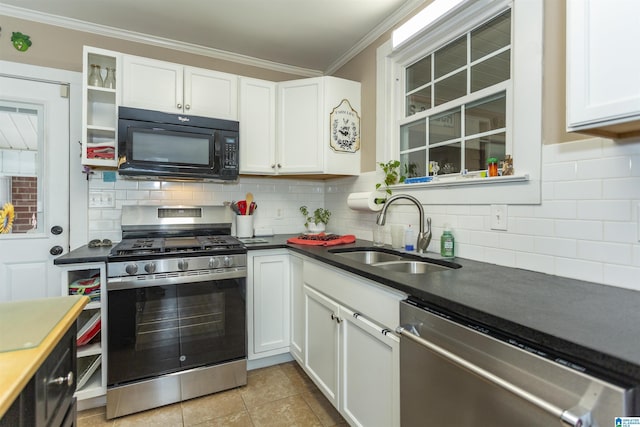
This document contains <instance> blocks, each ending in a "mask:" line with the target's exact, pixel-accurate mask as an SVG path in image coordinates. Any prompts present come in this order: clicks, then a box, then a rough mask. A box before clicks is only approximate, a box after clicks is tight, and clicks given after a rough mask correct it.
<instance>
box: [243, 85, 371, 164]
mask: <svg viewBox="0 0 640 427" xmlns="http://www.w3.org/2000/svg"><path fill="white" fill-rule="evenodd" d="M274 90H275V91H276V92H277V95H276V96H273V91H274ZM345 100H346V101H345ZM239 109H240V117H241V119H240V126H241V128H242V129H246V131H245V132H243V131H242V129H241V131H240V139H241V144H240V146H241V150H242V151H241V155H240V173H242V174H260V175H264V174H268V175H285V174H289V175H301V174H335V175H358V174H359V173H360V83H358V82H353V81H349V80H344V79H339V78H335V77H317V78H311V79H300V80H292V81H286V82H280V83H273V82H265V81H260V80H255V79H244V78H241V83H240V107H239ZM243 122H247V123H246V124H243ZM274 126H275V128H274ZM249 128H251V129H249ZM274 132H275V133H274Z"/></svg>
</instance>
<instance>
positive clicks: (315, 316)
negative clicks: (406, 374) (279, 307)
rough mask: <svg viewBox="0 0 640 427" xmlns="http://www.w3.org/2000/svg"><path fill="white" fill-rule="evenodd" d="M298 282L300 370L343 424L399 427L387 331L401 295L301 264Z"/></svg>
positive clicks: (395, 355)
mask: <svg viewBox="0 0 640 427" xmlns="http://www.w3.org/2000/svg"><path fill="white" fill-rule="evenodd" d="M303 277H304V287H303V293H304V322H305V346H304V363H303V364H302V367H303V368H304V370H305V371H306V372H307V374H308V375H309V377H310V378H311V379H312V380H313V381H314V383H315V384H316V385H317V386H318V388H319V389H320V390H321V391H322V393H323V394H324V395H325V396H326V397H327V399H329V401H330V402H331V403H332V404H333V405H334V406H335V407H336V408H337V409H338V411H339V412H340V413H341V415H342V416H343V417H344V418H345V419H346V420H347V421H348V422H349V424H351V425H353V426H366V427H371V426H373V427H375V426H381V427H382V426H384V427H389V426H399V425H400V375H399V374H400V362H399V342H400V341H399V339H398V337H397V336H396V335H395V333H394V332H393V329H394V328H395V327H396V326H397V325H398V323H399V320H400V318H399V302H400V300H402V299H404V298H405V297H406V295H404V294H402V293H400V292H396V291H392V290H389V289H387V288H384V287H383V286H381V285H378V284H376V283H375V282H371V281H368V280H365V279H362V278H359V277H357V276H355V275H351V274H350V273H346V272H342V271H340V270H337V269H335V268H333V267H328V266H324V265H321V264H318V263H316V262H313V261H307V260H305V261H304V268H303ZM294 303H295V301H294ZM294 310H295V308H294Z"/></svg>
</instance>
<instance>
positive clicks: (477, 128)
mask: <svg viewBox="0 0 640 427" xmlns="http://www.w3.org/2000/svg"><path fill="white" fill-rule="evenodd" d="M506 104H507V101H506V97H505V94H504V93H502V94H500V95H498V97H491V98H489V99H483V100H480V101H478V102H475V103H473V104H469V105H467V108H466V110H465V121H464V124H465V135H474V134H477V133H482V132H487V131H490V130H494V129H501V128H504V127H505V125H506V121H505V118H506V114H505V111H506Z"/></svg>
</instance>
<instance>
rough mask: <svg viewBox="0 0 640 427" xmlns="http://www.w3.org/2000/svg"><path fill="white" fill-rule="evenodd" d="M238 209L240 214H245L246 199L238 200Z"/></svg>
mask: <svg viewBox="0 0 640 427" xmlns="http://www.w3.org/2000/svg"><path fill="white" fill-rule="evenodd" d="M238 209H239V210H240V215H246V214H247V201H246V200H240V201H239V202H238Z"/></svg>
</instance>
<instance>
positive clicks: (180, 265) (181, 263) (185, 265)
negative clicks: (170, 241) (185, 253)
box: [178, 259, 189, 271]
mask: <svg viewBox="0 0 640 427" xmlns="http://www.w3.org/2000/svg"><path fill="white" fill-rule="evenodd" d="M178 268H179V269H180V270H182V271H185V270H187V269H188V268H189V261H187V260H186V259H181V260H180V261H178Z"/></svg>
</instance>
